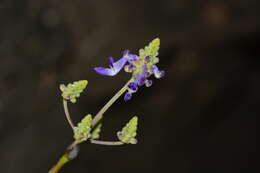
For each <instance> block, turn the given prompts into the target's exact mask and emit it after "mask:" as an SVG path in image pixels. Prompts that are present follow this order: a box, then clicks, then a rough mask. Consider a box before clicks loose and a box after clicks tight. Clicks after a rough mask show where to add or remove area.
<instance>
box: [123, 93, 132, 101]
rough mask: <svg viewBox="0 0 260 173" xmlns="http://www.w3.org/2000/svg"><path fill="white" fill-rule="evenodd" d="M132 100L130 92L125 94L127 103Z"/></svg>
mask: <svg viewBox="0 0 260 173" xmlns="http://www.w3.org/2000/svg"><path fill="white" fill-rule="evenodd" d="M131 98H132V94H131V93H129V92H127V93H125V96H124V100H125V101H128V100H130V99H131Z"/></svg>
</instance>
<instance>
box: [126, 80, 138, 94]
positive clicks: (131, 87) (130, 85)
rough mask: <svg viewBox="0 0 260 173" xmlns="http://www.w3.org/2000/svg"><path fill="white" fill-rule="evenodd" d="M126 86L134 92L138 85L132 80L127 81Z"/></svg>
mask: <svg viewBox="0 0 260 173" xmlns="http://www.w3.org/2000/svg"><path fill="white" fill-rule="evenodd" d="M127 87H128V88H129V89H130V90H131V91H133V92H136V91H137V90H138V86H137V84H136V83H134V82H131V83H129V84H128V86H127Z"/></svg>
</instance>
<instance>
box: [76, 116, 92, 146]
mask: <svg viewBox="0 0 260 173" xmlns="http://www.w3.org/2000/svg"><path fill="white" fill-rule="evenodd" d="M91 123H92V116H91V115H90V114H88V115H86V116H85V117H84V118H83V119H82V120H81V122H79V123H78V125H77V127H74V129H73V131H74V139H75V141H76V142H77V143H81V142H83V141H86V140H87V139H88V138H89V137H90V136H91V134H90V131H91Z"/></svg>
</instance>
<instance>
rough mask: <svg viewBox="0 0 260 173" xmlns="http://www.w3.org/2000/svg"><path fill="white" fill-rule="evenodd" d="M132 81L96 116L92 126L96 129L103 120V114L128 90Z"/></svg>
mask: <svg viewBox="0 0 260 173" xmlns="http://www.w3.org/2000/svg"><path fill="white" fill-rule="evenodd" d="M131 81H132V79H131V80H129V81H128V82H127V83H126V84H125V85H124V86H123V88H121V89H120V90H119V91H118V92H117V93H116V94H115V95H114V96H113V97H112V98H111V99H110V100H109V101H108V102H107V104H105V106H104V107H103V108H102V109H101V110H100V111H99V112H98V113H97V114H96V116H95V117H94V119H93V120H92V126H93V127H94V126H95V125H97V123H98V122H99V121H100V120H101V119H102V117H103V114H104V113H105V112H106V111H107V110H108V108H109V107H110V106H111V105H112V104H113V103H114V102H115V101H116V100H117V99H118V98H119V97H120V96H121V95H122V94H123V93H124V92H125V91H126V90H127V85H128V84H129V83H130V82H131Z"/></svg>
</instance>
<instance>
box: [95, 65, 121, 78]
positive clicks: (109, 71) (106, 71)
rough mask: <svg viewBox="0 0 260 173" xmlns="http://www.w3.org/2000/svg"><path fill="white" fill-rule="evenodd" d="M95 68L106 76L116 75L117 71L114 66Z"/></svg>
mask: <svg viewBox="0 0 260 173" xmlns="http://www.w3.org/2000/svg"><path fill="white" fill-rule="evenodd" d="M94 70H95V71H96V72H97V73H99V74H101V75H104V76H115V75H116V74H117V72H116V71H115V70H114V69H113V68H103V67H96V68H94Z"/></svg>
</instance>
